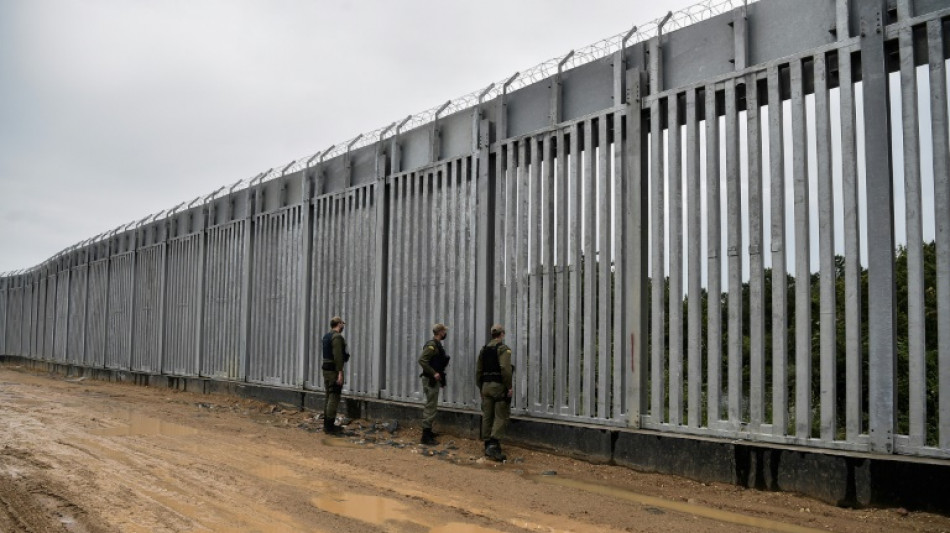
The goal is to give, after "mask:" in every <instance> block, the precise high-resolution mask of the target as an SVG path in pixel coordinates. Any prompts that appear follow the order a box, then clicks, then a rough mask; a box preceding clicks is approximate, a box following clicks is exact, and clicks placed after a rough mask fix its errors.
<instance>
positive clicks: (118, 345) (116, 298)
mask: <svg viewBox="0 0 950 533" xmlns="http://www.w3.org/2000/svg"><path fill="white" fill-rule="evenodd" d="M134 262H135V252H123V253H121V254H118V255H114V256H112V258H111V259H110V260H109V263H108V265H109V272H108V276H109V281H108V284H107V288H108V289H107V290H108V301H107V304H106V305H107V307H106V309H107V310H108V315H107V317H106V329H105V333H104V335H105V361H104V363H103V364H104V366H105V367H106V368H110V369H116V370H120V369H121V370H128V369H129V367H130V365H131V362H132V291H133V286H132V279H133V275H134V267H135V265H134Z"/></svg>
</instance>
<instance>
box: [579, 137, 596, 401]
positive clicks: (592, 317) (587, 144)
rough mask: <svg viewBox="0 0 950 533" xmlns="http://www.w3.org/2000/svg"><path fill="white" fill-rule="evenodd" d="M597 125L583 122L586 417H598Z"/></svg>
mask: <svg viewBox="0 0 950 533" xmlns="http://www.w3.org/2000/svg"><path fill="white" fill-rule="evenodd" d="M594 151H595V145H594V124H593V120H587V121H585V122H584V178H583V186H584V252H583V257H584V260H583V263H582V267H583V272H584V385H583V386H584V414H585V415H587V416H588V417H592V416H595V414H596V407H597V405H596V399H597V398H596V395H595V387H596V381H595V378H596V372H597V370H596V368H595V367H594V363H595V361H596V359H595V357H596V354H597V261H596V257H595V255H596V250H595V246H596V242H595V240H594V237H595V235H596V233H595V232H596V229H597V213H596V205H597V204H596V199H597V197H596V185H597V181H596V174H595V167H594V164H595V163H594V161H595V159H594V157H595V154H594Z"/></svg>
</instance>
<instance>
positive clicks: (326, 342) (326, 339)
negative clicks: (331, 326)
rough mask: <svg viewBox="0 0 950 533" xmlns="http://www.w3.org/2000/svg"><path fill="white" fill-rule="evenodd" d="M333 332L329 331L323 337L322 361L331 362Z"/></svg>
mask: <svg viewBox="0 0 950 533" xmlns="http://www.w3.org/2000/svg"><path fill="white" fill-rule="evenodd" d="M335 334H336V332H335V331H330V332H328V333H327V334H326V335H324V336H323V360H324V361H326V360H328V359H329V360H330V361H332V360H333V336H334V335H335Z"/></svg>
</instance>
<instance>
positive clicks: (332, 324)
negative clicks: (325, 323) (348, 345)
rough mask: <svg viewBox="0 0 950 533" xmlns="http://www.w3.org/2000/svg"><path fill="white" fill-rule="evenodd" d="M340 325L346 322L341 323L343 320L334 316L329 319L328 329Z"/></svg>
mask: <svg viewBox="0 0 950 533" xmlns="http://www.w3.org/2000/svg"><path fill="white" fill-rule="evenodd" d="M340 324H346V322H343V319H342V318H340V317H338V316H335V317H333V318H331V319H330V329H333V328H335V327H337V326H339V325H340Z"/></svg>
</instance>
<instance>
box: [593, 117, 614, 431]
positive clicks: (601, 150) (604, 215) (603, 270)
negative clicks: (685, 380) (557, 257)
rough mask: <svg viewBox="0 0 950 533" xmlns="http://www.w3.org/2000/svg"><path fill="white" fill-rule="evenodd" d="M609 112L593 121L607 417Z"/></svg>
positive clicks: (601, 407)
mask: <svg viewBox="0 0 950 533" xmlns="http://www.w3.org/2000/svg"><path fill="white" fill-rule="evenodd" d="M608 119H609V115H602V116H601V117H600V118H599V119H598V120H597V126H598V128H597V130H598V131H597V155H598V164H597V175H598V180H597V181H598V185H597V195H598V203H599V208H598V210H597V221H598V223H599V226H600V228H599V230H598V236H599V237H600V239H599V240H600V244H599V245H598V250H597V254H596V255H595V257H596V258H597V260H598V266H599V267H600V268H599V270H600V273H599V274H598V282H599V286H600V291H599V292H600V293H599V295H598V297H597V304H598V312H597V321H598V323H599V324H600V328H599V329H600V330H599V334H598V336H599V339H600V340H599V341H598V342H597V346H598V355H597V366H598V371H597V390H598V394H597V416H598V417H600V418H607V417H608V416H609V413H610V368H611V367H610V354H611V351H610V310H611V294H610V292H611V281H612V280H611V261H610V257H611V253H610V226H611V217H610V214H611V210H610V199H611V198H612V197H613V194H612V191H611V190H610V144H609V142H608V140H609V139H608V135H609V133H608V132H609V130H608V128H607V126H608V124H607V122H608Z"/></svg>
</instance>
